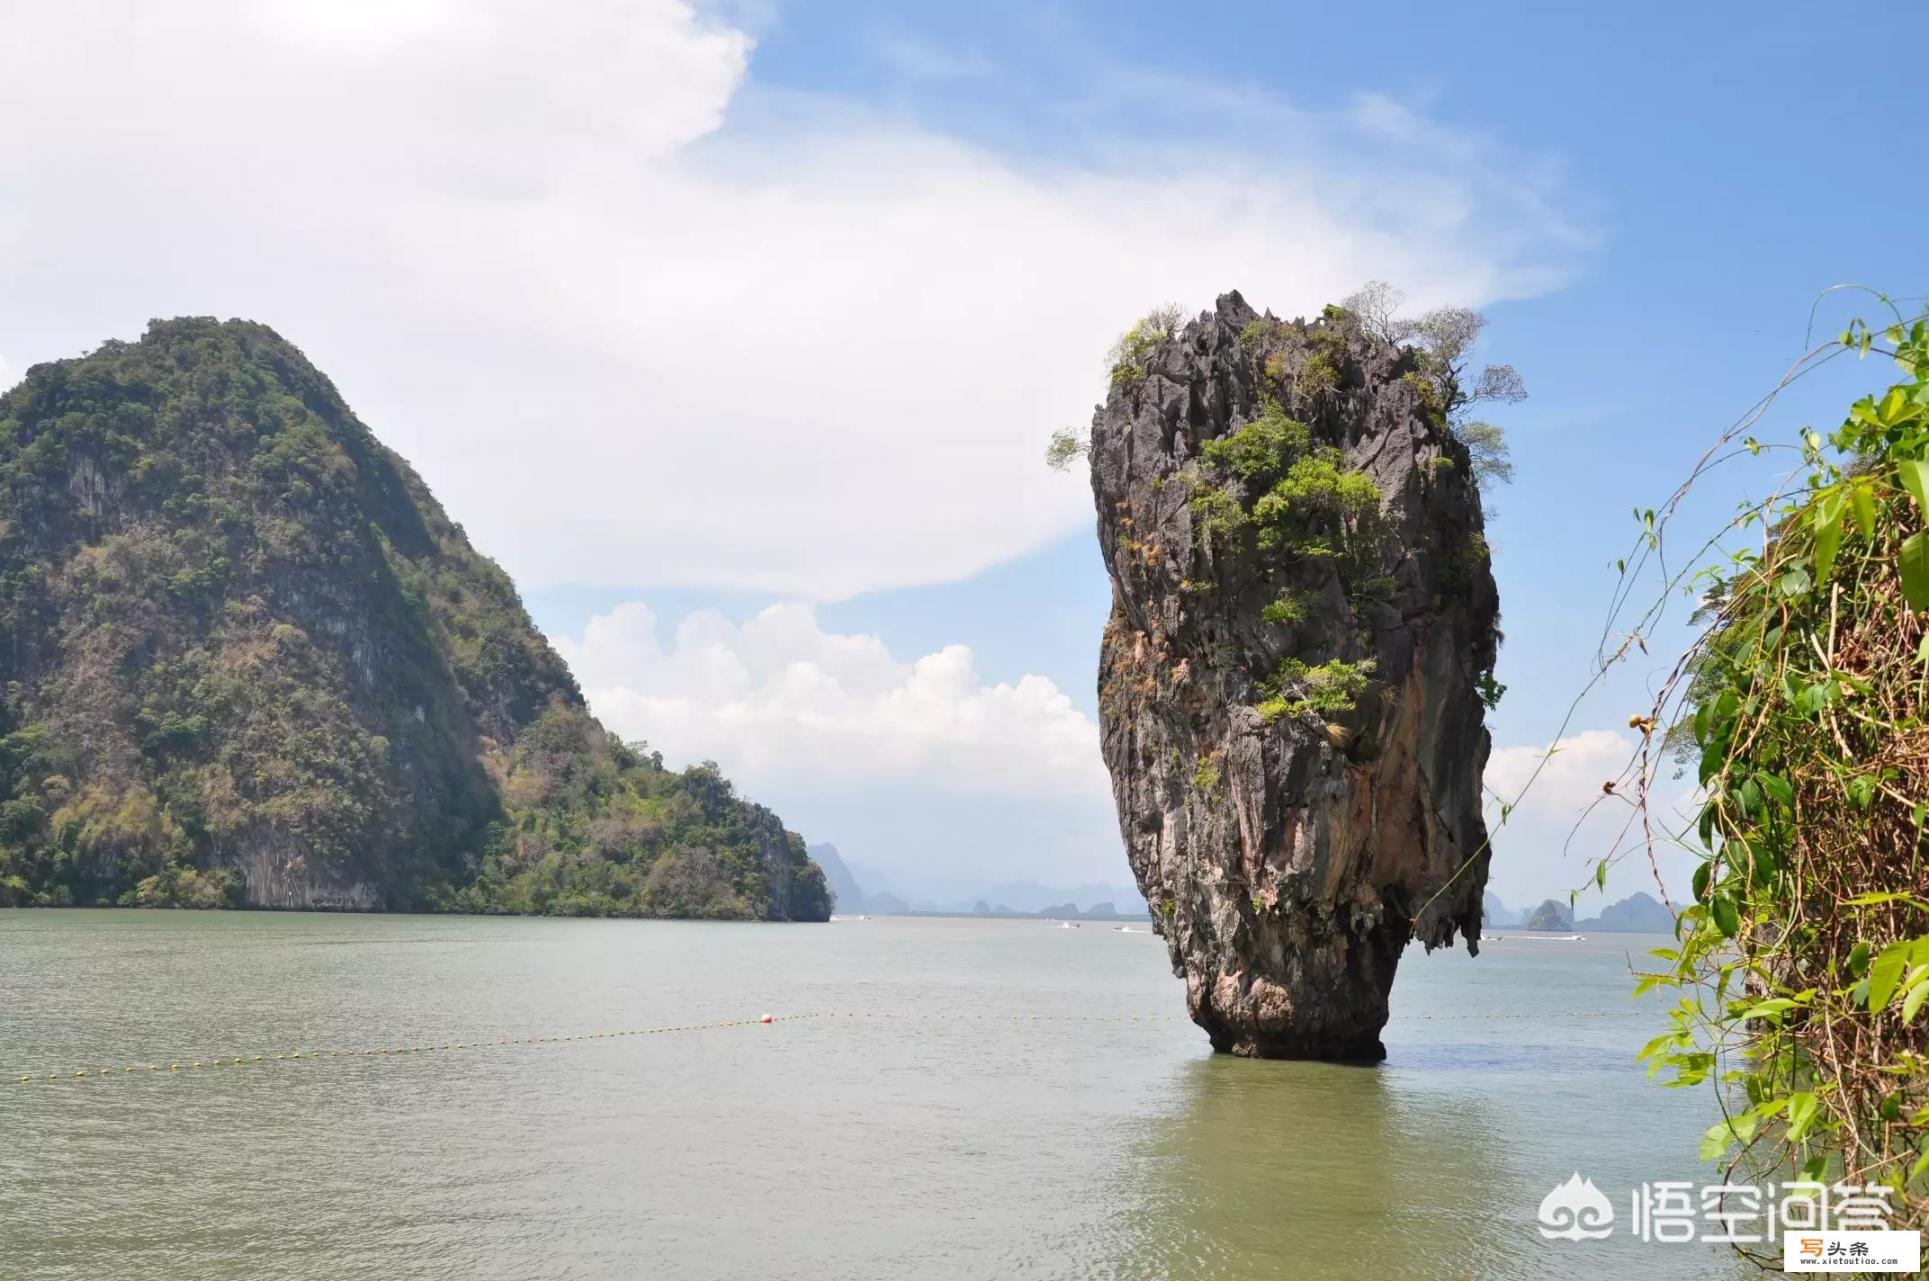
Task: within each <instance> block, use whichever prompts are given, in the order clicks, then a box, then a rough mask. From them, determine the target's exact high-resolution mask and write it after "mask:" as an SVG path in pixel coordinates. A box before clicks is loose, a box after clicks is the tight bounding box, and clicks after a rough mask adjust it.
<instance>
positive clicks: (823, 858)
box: [809, 845, 867, 914]
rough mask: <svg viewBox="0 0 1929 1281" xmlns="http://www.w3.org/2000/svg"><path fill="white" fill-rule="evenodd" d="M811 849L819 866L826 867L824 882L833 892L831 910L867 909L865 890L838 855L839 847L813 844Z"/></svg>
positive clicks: (845, 911)
mask: <svg viewBox="0 0 1929 1281" xmlns="http://www.w3.org/2000/svg"><path fill="white" fill-rule="evenodd" d="M809 849H810V856H811V858H812V859H814V860H816V863H817V866H819V867H821V868H823V869H824V883H825V884H826V885H827V886H829V887H830V892H831V910H832V911H836V912H844V913H846V914H849V913H853V912H863V911H866V910H867V909H866V907H865V905H864V891H863V890H862V889H860V888H859V887H858V884H857V878H856V877H854V876H852V875H851V869H850V868H848V867H846V866H844V860H843V859H842V858H840V857H839V856H838V853H837V847H836V846H835V845H812V846H810V847H809Z"/></svg>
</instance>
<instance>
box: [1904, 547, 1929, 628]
mask: <svg viewBox="0 0 1929 1281" xmlns="http://www.w3.org/2000/svg"><path fill="white" fill-rule="evenodd" d="M1896 568H1897V569H1898V570H1899V571H1901V574H1902V595H1903V597H1904V598H1905V599H1906V600H1907V601H1908V602H1909V608H1910V609H1929V537H1925V536H1924V534H1923V531H1922V530H1917V531H1916V532H1915V533H1913V534H1911V535H1909V536H1908V537H1907V538H1905V539H1903V540H1902V556H1901V558H1900V561H1899V562H1898V564H1897V566H1896Z"/></svg>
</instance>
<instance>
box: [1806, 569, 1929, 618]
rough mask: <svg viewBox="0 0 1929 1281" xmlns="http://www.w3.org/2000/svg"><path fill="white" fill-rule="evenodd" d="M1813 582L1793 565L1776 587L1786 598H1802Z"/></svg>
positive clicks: (1807, 574)
mask: <svg viewBox="0 0 1929 1281" xmlns="http://www.w3.org/2000/svg"><path fill="white" fill-rule="evenodd" d="M1813 582H1814V580H1813V579H1811V578H1810V577H1809V573H1808V570H1807V569H1806V568H1805V567H1803V566H1801V565H1792V566H1790V567H1789V568H1788V569H1787V570H1786V571H1784V572H1783V574H1782V576H1781V578H1780V579H1778V580H1777V581H1776V583H1775V587H1776V590H1778V591H1779V592H1781V594H1782V595H1784V596H1800V595H1801V594H1802V593H1803V592H1805V591H1807V590H1808V589H1809V588H1810V587H1811V586H1812V585H1813ZM1918 608H1920V607H1918Z"/></svg>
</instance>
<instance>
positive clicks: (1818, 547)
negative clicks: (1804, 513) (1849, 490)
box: [1813, 490, 1845, 582]
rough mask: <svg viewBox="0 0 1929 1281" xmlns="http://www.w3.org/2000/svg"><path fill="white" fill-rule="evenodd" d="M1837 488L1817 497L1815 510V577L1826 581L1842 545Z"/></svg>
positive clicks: (1833, 568)
mask: <svg viewBox="0 0 1929 1281" xmlns="http://www.w3.org/2000/svg"><path fill="white" fill-rule="evenodd" d="M1844 501H1845V500H1844V498H1843V496H1842V494H1841V492H1840V491H1839V490H1838V491H1836V492H1835V493H1832V494H1829V495H1828V496H1827V497H1826V498H1820V499H1817V500H1816V502H1815V506H1814V509H1813V510H1814V512H1815V577H1816V578H1818V579H1820V580H1822V581H1824V582H1826V581H1827V580H1828V576H1829V575H1830V574H1831V573H1833V572H1834V570H1835V553H1836V552H1837V550H1839V549H1840V548H1841V546H1842V505H1843V502H1844Z"/></svg>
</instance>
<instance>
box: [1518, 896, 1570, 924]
mask: <svg viewBox="0 0 1929 1281" xmlns="http://www.w3.org/2000/svg"><path fill="white" fill-rule="evenodd" d="M1526 928H1528V929H1530V930H1571V929H1573V928H1574V913H1573V911H1572V910H1570V909H1569V908H1568V906H1567V904H1565V903H1560V902H1556V901H1555V900H1554V899H1551V898H1550V899H1543V900H1542V901H1541V905H1540V906H1539V907H1537V908H1535V909H1534V910H1533V911H1531V912H1529V913H1528V914H1527V925H1526Z"/></svg>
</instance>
